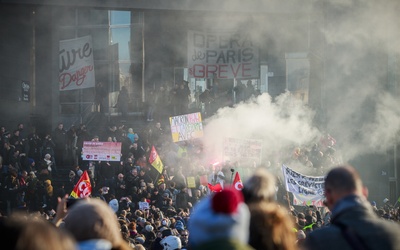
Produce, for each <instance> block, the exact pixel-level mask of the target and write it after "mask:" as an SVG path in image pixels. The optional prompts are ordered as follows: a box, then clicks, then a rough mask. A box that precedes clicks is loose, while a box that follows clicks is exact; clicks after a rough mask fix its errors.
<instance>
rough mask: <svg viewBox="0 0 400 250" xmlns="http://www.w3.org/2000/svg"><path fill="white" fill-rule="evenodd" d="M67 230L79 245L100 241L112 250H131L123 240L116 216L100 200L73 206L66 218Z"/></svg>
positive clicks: (91, 200) (90, 200)
mask: <svg viewBox="0 0 400 250" xmlns="http://www.w3.org/2000/svg"><path fill="white" fill-rule="evenodd" d="M65 229H67V230H68V231H69V232H70V233H71V234H72V235H73V237H74V238H75V240H76V241H78V244H85V243H87V242H91V241H93V240H100V241H101V242H102V243H104V244H108V245H109V246H110V249H111V248H112V249H129V245H128V244H127V243H126V242H125V241H124V239H123V238H122V235H121V232H120V225H119V223H118V220H117V217H116V214H115V213H114V211H113V210H112V209H111V208H110V207H109V206H108V205H107V203H105V202H104V201H102V200H100V199H85V200H82V201H80V202H78V203H76V204H75V205H74V206H72V207H71V209H70V210H69V211H68V215H67V217H66V218H65Z"/></svg>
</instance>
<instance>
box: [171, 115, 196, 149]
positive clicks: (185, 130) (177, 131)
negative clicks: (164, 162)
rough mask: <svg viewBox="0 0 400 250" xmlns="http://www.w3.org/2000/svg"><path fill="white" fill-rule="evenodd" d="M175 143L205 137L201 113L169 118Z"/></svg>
mask: <svg viewBox="0 0 400 250" xmlns="http://www.w3.org/2000/svg"><path fill="white" fill-rule="evenodd" d="M169 123H170V125H171V134H172V140H173V142H178V141H186V140H192V139H196V138H201V137H203V123H202V121H201V113H200V112H197V113H192V114H187V115H178V116H173V117H170V118H169Z"/></svg>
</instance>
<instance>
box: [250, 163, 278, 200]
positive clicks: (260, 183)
mask: <svg viewBox="0 0 400 250" xmlns="http://www.w3.org/2000/svg"><path fill="white" fill-rule="evenodd" d="M242 193H243V197H244V201H245V202H246V203H247V204H250V203H253V202H256V203H257V202H262V201H264V202H273V201H275V194H276V180H275V177H274V176H273V175H272V174H271V173H270V172H268V171H267V170H266V169H264V168H257V169H256V171H255V172H254V174H253V175H252V176H250V178H249V179H248V180H247V181H246V182H245V183H244V185H243V189H242Z"/></svg>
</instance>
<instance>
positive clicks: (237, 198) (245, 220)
mask: <svg viewBox="0 0 400 250" xmlns="http://www.w3.org/2000/svg"><path fill="white" fill-rule="evenodd" d="M249 223H250V212H249V209H248V207H247V205H246V204H245V203H244V202H243V195H242V193H241V192H239V191H237V190H235V189H232V188H230V189H223V190H222V191H221V192H218V193H214V194H213V195H211V196H208V197H206V198H204V199H203V200H201V201H200V202H199V203H198V204H197V205H196V206H195V207H194V208H193V213H192V216H191V218H190V220H189V224H188V229H189V231H190V235H189V237H190V239H189V241H190V242H191V244H192V245H193V246H197V245H200V244H203V243H206V242H209V241H212V240H217V239H234V240H238V241H239V242H241V243H242V244H247V242H248V238H249Z"/></svg>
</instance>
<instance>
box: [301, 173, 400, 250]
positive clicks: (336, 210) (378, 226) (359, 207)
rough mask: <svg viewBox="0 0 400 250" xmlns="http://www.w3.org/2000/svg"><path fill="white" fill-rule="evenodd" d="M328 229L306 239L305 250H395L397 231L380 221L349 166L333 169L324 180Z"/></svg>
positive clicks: (398, 239) (399, 231)
mask: <svg viewBox="0 0 400 250" xmlns="http://www.w3.org/2000/svg"><path fill="white" fill-rule="evenodd" d="M324 189H325V196H326V201H325V203H326V206H328V208H329V209H330V210H331V211H332V217H331V226H329V227H324V228H321V229H319V230H315V231H313V232H312V233H311V234H309V235H308V236H307V239H306V248H307V249H310V250H312V249H341V250H345V249H370V250H373V249H398V248H399V246H400V227H399V226H398V225H397V224H394V223H390V222H387V221H384V220H382V219H379V218H378V217H377V216H376V214H375V213H374V211H373V209H372V206H371V205H370V203H369V202H368V201H367V194H368V190H367V189H366V187H364V186H363V183H362V180H361V178H360V176H359V174H358V172H357V171H356V170H355V169H354V168H353V167H351V166H339V167H336V168H334V169H332V170H331V171H330V172H329V173H328V175H327V176H326V178H325V188H324Z"/></svg>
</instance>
